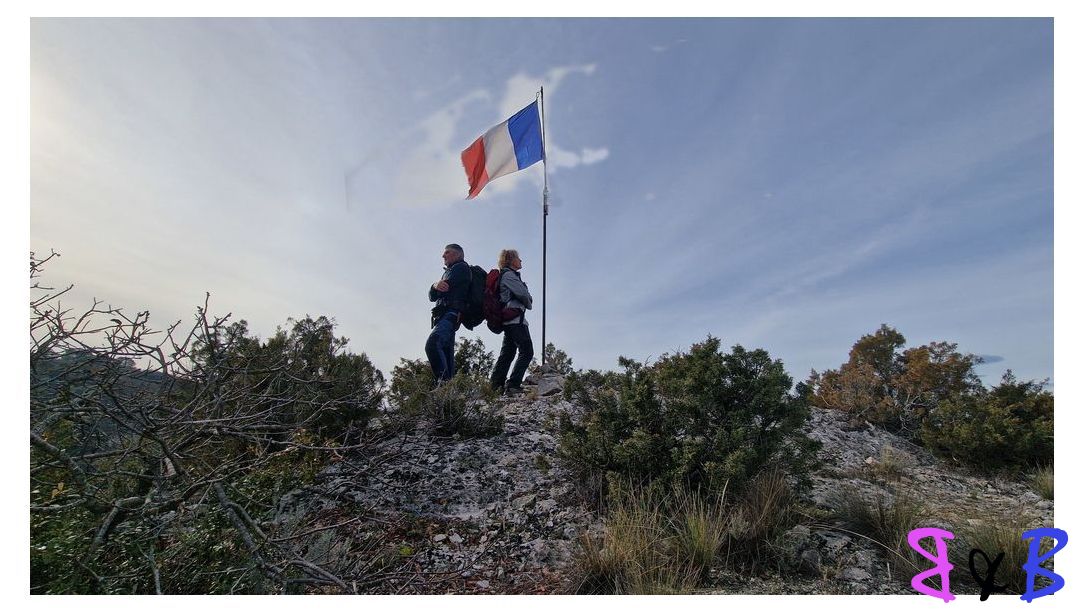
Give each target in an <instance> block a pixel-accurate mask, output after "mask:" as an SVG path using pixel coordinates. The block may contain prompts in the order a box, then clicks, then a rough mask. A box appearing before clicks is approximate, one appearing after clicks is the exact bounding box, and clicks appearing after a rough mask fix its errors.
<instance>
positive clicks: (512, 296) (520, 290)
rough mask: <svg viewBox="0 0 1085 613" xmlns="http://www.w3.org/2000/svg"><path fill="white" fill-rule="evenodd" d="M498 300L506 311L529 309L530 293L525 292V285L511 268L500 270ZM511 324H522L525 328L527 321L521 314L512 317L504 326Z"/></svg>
mask: <svg viewBox="0 0 1085 613" xmlns="http://www.w3.org/2000/svg"><path fill="white" fill-rule="evenodd" d="M507 273H512V274H507ZM498 299H499V300H501V304H503V305H505V308H507V309H523V310H527V309H530V308H531V292H529V291H527V284H526V283H524V282H523V281H522V280H521V279H520V273H519V272H517V271H515V270H513V269H511V268H507V267H506V268H502V269H501V293H500V295H499V296H498ZM512 324H524V325H525V326H526V325H527V319H525V318H524V316H523V314H521V315H520V316H519V317H514V318H513V319H510V320H508V321H506V322H505V325H506V326H508V325H512Z"/></svg>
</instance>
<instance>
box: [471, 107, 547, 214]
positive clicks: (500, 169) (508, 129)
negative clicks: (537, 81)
mask: <svg viewBox="0 0 1085 613" xmlns="http://www.w3.org/2000/svg"><path fill="white" fill-rule="evenodd" d="M460 159H461V160H462V161H463V169H464V170H465V171H467V183H468V185H469V191H468V194H467V199H468V200H470V199H471V198H474V197H475V196H477V195H478V194H479V192H481V191H482V188H483V187H486V184H487V183H489V182H490V181H493V180H494V179H496V178H498V177H500V176H504V175H507V174H509V173H510V172H516V171H517V170H523V169H525V168H527V167H528V166H531V165H532V164H534V163H535V162H538V161H539V160H541V159H543V142H542V124H541V123H540V122H539V102H538V100H536V101H535V102H532V103H531V104H529V105H527V106H526V107H524V108H523V109H522V110H521V111H520V112H519V113H517V114H515V115H513V116H512V117H509V118H508V119H507V120H505V121H503V122H501V123H499V124H497V125H496V126H494V127H492V128H490V129H489V130H487V131H486V133H485V134H483V135H482V136H480V137H478V138H477V139H475V142H473V143H471V146H470V147H468V148H466V149H464V150H463V153H461V154H460Z"/></svg>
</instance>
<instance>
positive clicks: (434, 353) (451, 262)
mask: <svg viewBox="0 0 1085 613" xmlns="http://www.w3.org/2000/svg"><path fill="white" fill-rule="evenodd" d="M441 259H442V260H444V263H445V272H444V274H442V275H441V279H440V280H439V281H437V282H436V283H434V284H433V285H431V286H430V288H429V301H430V302H436V303H437V304H436V306H434V307H433V316H432V318H431V323H432V325H433V330H432V331H431V332H430V334H429V338H428V339H426V357H427V358H429V365H430V368H432V369H433V376H434V377H435V378H436V379H437V382H438V383H440V382H441V381H448V380H449V379H451V378H452V375H454V374H455V373H456V365H455V362H454V356H455V346H456V330H458V329H459V327H460V319H461V314H462V313H463V312H464V311H465V310H466V309H467V292H468V289H469V286H470V284H471V269H470V266H468V265H467V262H464V261H463V247H460V246H459V245H457V244H456V243H451V244H449V245H446V246H445V250H444V253H442V254H441Z"/></svg>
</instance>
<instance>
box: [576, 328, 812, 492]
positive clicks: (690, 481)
mask: <svg viewBox="0 0 1085 613" xmlns="http://www.w3.org/2000/svg"><path fill="white" fill-rule="evenodd" d="M619 364H620V365H622V366H623V367H624V368H625V372H624V373H621V374H615V373H606V374H603V373H598V372H595V371H590V372H588V373H585V374H582V375H577V376H574V377H570V381H567V386H566V394H567V395H569V397H571V398H573V399H575V401H576V402H578V403H579V404H580V405H581V406H582V407H583V408H584V410H585V413H584V417H583V419H582V420H581V421H580V422H579V423H574V422H573V420H572V419H571V418H570V417H569V415H567V414H566V415H563V417H562V419H561V440H560V445H559V454H560V455H561V457H562V458H563V459H564V460H565V461H566V462H567V463H568V464H569V465H570V466H571V467H572V468H573V469H574V470H575V471H577V472H579V473H580V474H581V476H582V477H584V479H583V481H584V482H592V481H593V480H596V479H598V477H599V476H600V475H601V476H602V477H603V482H605V481H610V482H612V483H613V482H614V481H615V480H627V479H629V480H632V481H634V482H636V483H647V482H649V481H654V480H663V481H664V482H665V483H667V484H668V485H669V486H678V487H689V488H690V489H692V490H695V491H702V490H703V492H704V493H710V492H721V491H723V490H724V488H725V487H726V488H730V489H731V490H733V491H742V490H744V489H745V487H746V484H747V483H748V482H749V481H750V479H752V478H753V477H754V476H756V475H757V474H758V472H760V471H761V470H762V469H765V468H770V467H778V468H780V469H783V470H784V471H785V472H787V473H789V474H790V475H792V476H794V477H796V478H798V479H799V480H803V479H805V477H806V475H807V473H808V471H809V469H810V467H811V465H812V463H813V458H814V453H815V451H816V448H817V443H815V442H814V441H811V440H809V439H807V438H806V437H805V436H803V435H802V433H801V431H800V428H801V426H802V425H803V424H804V423H805V421H806V418H807V416H808V409H807V406H806V403H805V399H804V398H803V397H802V396H801V395H794V394H792V393H791V391H790V390H791V378H790V377H788V375H787V374H786V373H785V372H784V369H783V364H782V363H781V362H780V361H779V360H776V361H774V360H772V359H771V358H770V357H769V355H768V354H767V353H766V352H765V351H763V350H760V349H758V350H755V351H746V350H745V349H743V348H742V347H741V346H737V345H736V346H735V347H734V348H733V350H732V352H731V353H728V354H725V353H722V352H721V351H720V341H719V339H716V338H713V337H709V338H708V339H707V340H706V341H704V342H702V343H698V344H695V345H693V346H692V347H691V349H690V351H689V352H688V353H678V354H675V355H665V356H663V357H662V358H661V359H660V360H659V361H657V362H656V363H655V364H653V365H651V366H645V365H643V364H640V363H638V362H635V361H633V360H629V359H626V358H621V359H619ZM603 494H605V492H603Z"/></svg>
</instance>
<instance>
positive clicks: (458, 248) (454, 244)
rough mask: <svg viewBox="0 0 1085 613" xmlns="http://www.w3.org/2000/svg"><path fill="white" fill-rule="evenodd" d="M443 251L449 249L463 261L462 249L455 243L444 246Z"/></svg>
mask: <svg viewBox="0 0 1085 613" xmlns="http://www.w3.org/2000/svg"><path fill="white" fill-rule="evenodd" d="M445 249H451V250H452V251H455V252H456V253H457V254H459V256H460V259H461V260H462V259H463V247H460V246H459V245H457V244H456V243H449V244H447V245H445Z"/></svg>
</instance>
